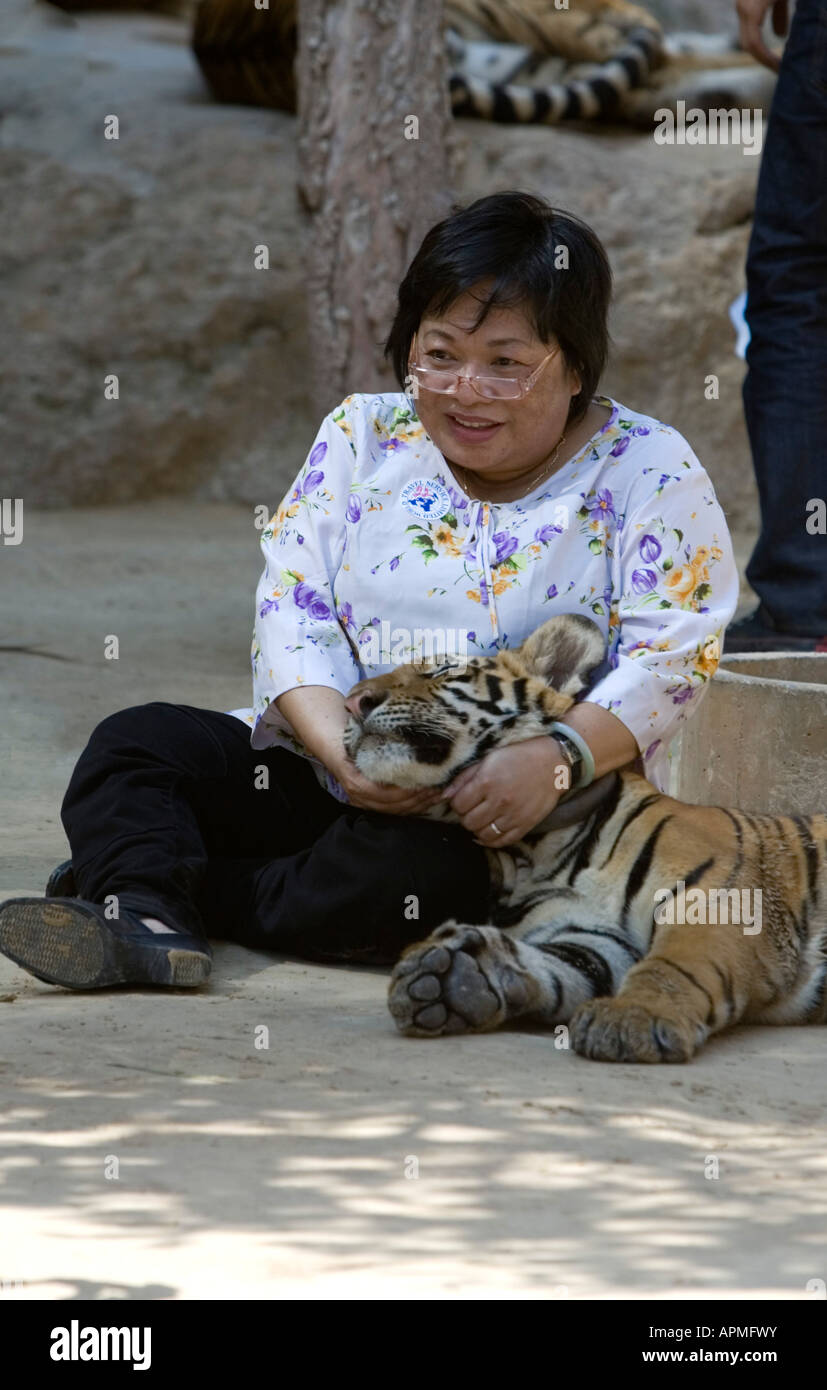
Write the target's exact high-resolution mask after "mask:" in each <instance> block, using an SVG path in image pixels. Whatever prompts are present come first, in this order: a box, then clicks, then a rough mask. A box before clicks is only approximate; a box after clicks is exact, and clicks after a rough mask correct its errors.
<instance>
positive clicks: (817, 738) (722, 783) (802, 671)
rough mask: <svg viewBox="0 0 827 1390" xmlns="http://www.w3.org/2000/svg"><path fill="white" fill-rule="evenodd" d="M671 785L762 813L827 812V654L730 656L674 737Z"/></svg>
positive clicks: (687, 796) (707, 802)
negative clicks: (698, 705)
mask: <svg viewBox="0 0 827 1390" xmlns="http://www.w3.org/2000/svg"><path fill="white" fill-rule="evenodd" d="M670 792H671V794H672V796H677V797H679V798H680V799H681V800H682V801H690V802H694V803H696V804H698V805H702V806H734V807H737V808H738V809H739V810H742V811H751V812H755V813H758V814H760V813H762V812H763V813H768V814H770V815H778V814H781V813H787V814H791V815H811V814H813V813H814V812H824V813H827V653H818V654H813V653H810V652H802V653H796V654H791V653H788V652H774V653H768V654H766V655H763V654H762V655H757V654H754V655H750V654H749V653H743V654H739V655H737V656H735V655H733V656H725V657H724V658H723V660H722V662H721V665H720V667H719V668H718V671H717V673H716V675H715V676H714V678H713V680H712V683H711V685H710V688H709V690H708V691H707V692H706V695H705V697H704V700H703V703H702V704H701V707H700V709H699V711H698V713H697V714H696V715H695V716H694V717H693V719H692V720H691V721H690V723H689V724H687V726H686V727H685V728H684V729H683V730H682V732H681V734H680V735H679V737H678V738H677V739H676V740H675V744H674V745H673V754H672V775H671V781H670Z"/></svg>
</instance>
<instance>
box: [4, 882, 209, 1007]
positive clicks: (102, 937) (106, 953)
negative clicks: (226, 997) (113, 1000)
mask: <svg viewBox="0 0 827 1390" xmlns="http://www.w3.org/2000/svg"><path fill="white" fill-rule="evenodd" d="M0 951H2V952H3V955H5V956H8V958H9V960H13V961H14V962H15V964H17V965H20V966H22V967H23V969H24V970H28V972H29V974H30V975H34V976H35V977H36V978H37V979H38V980H45V981H47V983H48V984H52V985H63V986H64V987H65V988H66V989H102V988H103V987H104V986H106V985H130V984H145V985H170V986H172V987H174V988H176V989H183V988H192V987H193V986H195V985H202V984H203V983H204V981H205V980H206V979H207V977H208V976H209V973H210V970H211V969H212V949H211V947H210V946H209V944H208V942H206V941H204V940H202V939H201V938H200V937H196V936H189V935H186V934H184V933H183V932H174V933H166V932H153V931H150V929H149V927H147V926H145V925H144V924H143V922H142V921H141V919H140V918H139V917H138V915H137V913H133V912H127V911H125V912H123V914H122V915H121V916H120V917H113V918H108V917H107V916H106V914H105V912H104V910H103V908H102V907H100V906H99V905H98V904H97V903H87V902H84V901H83V900H82V899H81V898H48V899H47V898H10V899H9V900H8V901H7V902H5V903H3V904H2V906H0Z"/></svg>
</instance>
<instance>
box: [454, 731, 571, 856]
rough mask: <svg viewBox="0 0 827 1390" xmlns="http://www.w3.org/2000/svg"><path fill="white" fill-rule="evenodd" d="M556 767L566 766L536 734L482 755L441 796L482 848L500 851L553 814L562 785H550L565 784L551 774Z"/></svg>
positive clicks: (550, 740)
mask: <svg viewBox="0 0 827 1390" xmlns="http://www.w3.org/2000/svg"><path fill="white" fill-rule="evenodd" d="M561 768H564V769H566V771H567V770H568V763H567V761H566V759H565V757H564V756H563V753H562V751H561V749H560V747H559V745H558V744H557V743H556V742H555V740H554V739H553V738H549V737H548V736H547V735H541V736H540V737H539V738H530V739H526V741H525V743H512V744H509V745H508V747H506V748H495V749H493V750H492V752H490V753H486V755H485V757H484V758H481V759H480V761H479V762H478V763H474V765H473V767H469V768H466V770H465V772H461V773H460V774H459V776H458V777H456V778H455V779H454V781H453V782H451V784H450V786H448V787H446V789H445V791H444V792H443V793H442V795H444V796H447V797H448V799H449V800H450V802H451V805H452V807H453V809H454V810H455V811H456V813H457V815H458V816H459V818H460V820H461V822H462V824H463V825H464V826H465V829H466V830H470V831H472V832H473V833H474V835H475V838H476V839H477V840H478V841H479V843H480V844H481V845H485V846H486V848H488V849H502V848H504V846H506V845H513V844H515V843H516V841H517V840H521V839H522V838H523V836H524V835H525V834H527V832H528V831H529V830H533V828H534V826H535V825H539V823H540V821H541V820H544V819H545V817H546V816H547V815H548V814H549V812H550V811H553V810H554V807H555V806H556V805H557V802H558V801H559V800H560V797H561V796H562V794H563V792H564V791H565V790H566V785H567V784H566V785H563V786H555V785H554V784H555V781H564V779H563V778H561V777H557V776H556V773H557V771H558V770H559V769H561ZM492 821H493V822H494V823H495V825H496V827H497V828H496V830H492V828H491V822H492ZM498 832H499V833H498Z"/></svg>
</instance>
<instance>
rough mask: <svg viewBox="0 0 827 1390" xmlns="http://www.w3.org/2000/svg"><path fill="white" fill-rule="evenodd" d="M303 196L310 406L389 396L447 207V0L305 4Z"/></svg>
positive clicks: (315, 0)
mask: <svg viewBox="0 0 827 1390" xmlns="http://www.w3.org/2000/svg"><path fill="white" fill-rule="evenodd" d="M297 85H298V109H299V168H300V176H299V196H300V199H301V202H302V204H303V206H304V208H305V210H306V212H307V214H308V217H307V223H306V226H307V243H306V244H307V250H306V264H307V291H308V308H309V320H310V343H311V352H312V356H313V372H314V377H313V383H312V391H313V400H314V405H315V407H316V410H317V411H318V413H319V414H321V415H324V414H326V413H327V411H329V410H331V409H332V408H333V407H334V406H335V405H337V404H338V403H339V401H340V400H342V398H343V397H344V396H346V395H348V394H349V393H350V392H370V391H394V390H398V389H399V387H398V383H397V382H396V379H395V378H394V376H393V374H392V372H391V371H390V370H389V368H388V367H387V365H386V364H385V363H384V360H383V357H382V343H383V341H384V338H385V336H386V334H387V331H388V329H389V327H390V324H391V320H392V317H393V314H394V311H395V308H396V295H397V290H398V287H399V282H400V280H401V278H402V276H403V274H404V272H405V270H406V269H407V266H408V264H409V262H410V260H411V258H412V257H413V255H414V253H415V251H416V249H417V247H418V245H419V243H420V241H421V240H422V237H423V235H424V234H425V232H426V231H427V230H428V228H429V227H430V226H431V225H432V224H433V223H434V222H436V221H438V220H439V218H441V217H444V216H445V215H446V213H447V212H448V211H449V210H450V203H451V174H450V152H449V126H450V121H451V115H450V106H449V100H448V86H447V71H446V64H445V52H444V41H443V35H442V0H300V8H299V54H298V62H297Z"/></svg>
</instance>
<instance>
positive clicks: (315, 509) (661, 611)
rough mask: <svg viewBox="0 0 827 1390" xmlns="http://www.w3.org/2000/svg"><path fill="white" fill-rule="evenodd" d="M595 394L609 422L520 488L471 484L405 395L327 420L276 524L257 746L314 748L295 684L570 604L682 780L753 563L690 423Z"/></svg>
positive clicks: (657, 751) (528, 626)
mask: <svg viewBox="0 0 827 1390" xmlns="http://www.w3.org/2000/svg"><path fill="white" fill-rule="evenodd" d="M596 400H597V401H598V402H599V403H600V404H601V405H604V406H607V407H610V408H611V415H610V418H609V419H608V420H607V422H606V424H605V425H604V426H603V427H602V429H601V430H599V432H598V433H597V434H595V435H593V436H592V438H591V439H590V440H589V442H588V443H587V444H586V445H585V446H584V447H583V448H582V449H581V450H580V452H579V453H578V454H576V455H574V456H573V457H571V458H569V459H567V460H566V462H565V463H564V464H563V465H562V466H561V467H560V468H558V470H557V471H556V472H555V473H554V474H553V475H552V477H551V478H549V479H546V480H545V481H544V482H543V483H541V484H538V486H537V487H536V488H535V489H534V491H532V492H530V493H528V494H527V495H526V496H524V497H521V498H519V499H518V500H516V501H512V502H495V503H489V502H480V501H475V500H473V499H471V498H469V497H468V496H466V494H465V493H464V492H463V490H462V488H461V487H460V486H459V483H458V482H457V480H456V479H455V478H454V476H453V474H452V473H451V471H450V468H449V467H448V465H447V463H446V461H445V458H444V456H443V455H442V453H440V451H439V449H438V448H437V447H436V445H435V444H434V443H433V441H432V440H431V439H430V437H429V436H428V435H427V434H426V432H425V429H424V427H423V425H422V423H421V421H420V420H419V418H418V416H417V414H416V411H415V403H414V402H413V401H412V399H411V398H410V397H408V396H406V395H404V394H402V393H401V392H389V393H384V394H382V395H374V396H370V395H352V396H348V397H347V398H346V399H345V400H344V401H343V402H342V404H341V405H340V406H339V407H338V408H337V409H336V410H333V411H331V413H330V414H329V415H327V416H326V417H325V419H324V420H323V421H322V424H321V427H320V429H319V432H318V434H317V436H316V439H315V441H314V444H313V447H312V448H311V450H310V453H309V454H308V457H307V459H306V461H305V464H304V466H303V467H302V469H301V471H300V472H299V475H298V477H297V478H296V480H295V483H294V484H293V486H292V487H291V488H290V490H289V492H288V493H287V495H286V497H285V498H284V500H283V501H282V503H281V505H280V506H279V508H278V511H277V512H276V514H275V516H273V517H272V519H271V520H270V523H269V525H268V526H267V527H266V529H265V530H264V532H263V534H262V538H261V548H262V550H263V552H264V559H265V568H264V573H263V575H262V576H261V580H260V582H259V585H258V590H257V593H256V615H255V631H254V636H253V645H252V667H253V698H254V703H253V708H252V709H240V710H233V711H231V712H232V713H233V714H234V715H236V716H237V717H238V718H240V719H243V720H245V721H246V722H247V724H249V725H250V727H251V729H252V733H251V743H252V746H253V747H254V748H265V747H270V746H272V745H279V746H282V747H286V748H290V749H292V750H293V751H294V752H297V753H299V754H301V755H302V756H305V757H309V754H308V753H307V750H306V749H305V748H304V746H303V745H302V744H301V743H300V742H299V740H298V739H297V738H296V736H295V735H294V734H293V733H292V731H291V729H290V726H289V725H288V724H287V723H286V721H285V720H284V719H283V717H282V716H281V715H280V714H279V712H278V709H277V707H276V705H275V700H276V698H277V697H278V696H279V695H282V694H283V693H284V692H285V691H287V690H290V689H292V688H294V687H295V686H300V685H325V686H332V687H333V688H334V689H336V690H339V691H341V692H342V693H343V694H345V693H347V691H348V690H349V689H350V687H351V686H352V685H354V684H355V682H356V681H358V680H361V679H362V678H364V677H365V676H370V675H378V674H380V673H382V672H384V671H388V670H390V669H392V668H393V667H394V666H396V665H398V664H400V663H401V662H404V661H407V660H411V659H413V658H416V657H418V656H428V655H430V654H434V655H436V654H438V652H439V650H440V649H444V650H448V651H453V652H454V653H456V654H458V655H466V654H467V655H468V656H469V657H470V656H473V655H474V654H479V653H482V654H488V653H491V652H494V651H497V650H498V649H499V648H503V647H515V646H519V644H520V643H521V642H522V641H523V640H524V639H525V638H526V637H527V636H528V635H529V633H531V632H532V631H533V630H534V629H535V628H536V627H538V626H539V625H540V623H542V622H544V621H545V620H546V619H547V618H550V617H552V616H553V615H554V614H557V613H584V614H586V616H587V617H589V618H592V619H593V620H594V621H595V622H596V623H597V624H598V626H599V627H600V629H601V631H602V632H603V634H604V636H605V638H606V644H607V658H606V662H605V665H604V667H603V669H602V673H600V674H599V675H598V679H597V682H596V684H594V685H593V686H592V689H591V690H590V691H589V693H588V695H587V698H588V700H589V701H591V702H593V703H594V704H598V705H601V706H602V707H603V708H604V709H607V710H611V712H612V713H613V714H615V715H616V716H617V718H618V719H620V720H621V721H622V723H624V724H625V725H626V727H627V728H628V729H630V730H631V732H632V734H633V735H634V736H635V738H636V740H637V743H638V747H639V748H640V751H641V754H642V756H643V766H644V770H645V772H646V775H647V776H648V777H649V779H650V780H651V781H652V782H653V783H654V784H655V786H657V787H659V788H660V789H661V790H666V789H667V785H668V770H669V760H668V749H669V744H670V741H671V740H672V738H673V736H674V735H675V733H676V732H677V731H678V727H679V725H680V722H681V720H683V719H686V717H687V715H689V714H691V712H692V710H693V709H694V708H695V707H696V706H697V703H698V700H699V699H700V698H701V696H702V695H703V692H704V690H705V689H706V686H707V683H708V682H709V680H710V678H711V677H712V676H713V674H714V672H715V669H716V666H717V664H718V659H719V655H720V650H721V639H722V635H723V631H724V628H725V627H726V625H727V623H728V622H729V621H730V619H731V617H732V615H733V613H734V611H735V606H736V603H737V599H738V575H737V570H736V566H735V561H734V558H733V554H732V546H731V541H730V537H729V532H728V530H727V525H726V521H725V519H724V515H723V512H722V511H721V508H720V506H719V504H718V501H717V499H716V497H715V493H714V491H713V488H712V484H711V482H710V480H709V477H708V476H707V474H706V472H705V470H704V469H703V468H702V467H701V465H700V463H699V462H698V459H697V458H696V456H695V454H694V453H693V451H692V449H691V448H690V447H689V445H688V444H687V442H686V440H685V439H684V438H683V437H682V435H680V434H678V432H677V431H676V430H674V429H672V428H670V426H668V425H664V424H662V423H661V422H660V421H659V420H655V419H653V418H651V417H650V416H648V415H641V414H639V413H638V412H637V411H634V410H629V409H627V408H626V407H625V406H623V405H621V404H619V403H618V402H617V401H615V400H612V399H611V398H610V397H606V396H598V397H596ZM429 644H430V649H429ZM311 761H312V762H313V764H314V766H315V769H316V772H317V776H318V777H319V780H320V781H321V782H322V784H323V785H324V786H325V787H327V789H328V790H329V791H330V792H331V793H332V794H333V795H334V796H337V797H339V798H340V799H343V800H346V794H345V792H344V790H343V789H342V788H341V787H340V785H339V783H338V782H337V781H336V779H335V778H334V777H333V776H332V774H330V773H329V772H328V771H327V770H326V769H325V768H324V767H323V766H322V765H321V764H320V763H319V762H318V761H317V760H316V759H311Z"/></svg>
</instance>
